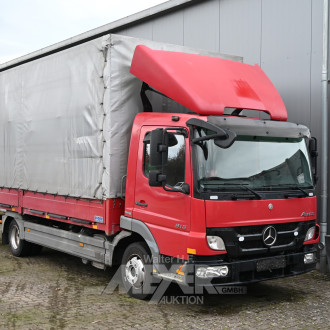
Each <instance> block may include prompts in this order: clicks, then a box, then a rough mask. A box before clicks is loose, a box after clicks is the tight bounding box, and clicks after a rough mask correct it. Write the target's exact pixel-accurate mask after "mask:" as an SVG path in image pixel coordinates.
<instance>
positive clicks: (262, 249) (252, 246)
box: [207, 220, 315, 259]
mask: <svg viewBox="0 0 330 330" xmlns="http://www.w3.org/2000/svg"><path fill="white" fill-rule="evenodd" d="M314 225H315V221H314V220H312V221H301V222H290V223H280V224H270V225H269V224H267V225H258V226H241V227H227V228H207V235H212V236H220V237H222V239H223V240H224V242H225V245H226V249H227V253H228V257H230V258H232V259H237V258H239V259H242V258H243V259H244V257H245V256H246V257H248V256H256V255H258V256H264V255H276V254H278V253H282V252H283V251H299V250H300V249H302V247H303V243H304V239H305V236H306V233H307V230H308V228H310V227H311V226H314ZM268 226H272V227H274V228H275V230H276V232H277V239H276V241H275V243H274V244H273V245H272V246H270V247H268V246H267V245H266V244H265V243H264V241H263V237H262V236H263V231H264V230H265V228H266V227H268Z"/></svg>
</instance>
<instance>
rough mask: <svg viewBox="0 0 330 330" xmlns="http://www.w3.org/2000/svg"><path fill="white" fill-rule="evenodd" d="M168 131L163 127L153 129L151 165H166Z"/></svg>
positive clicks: (151, 135) (151, 136)
mask: <svg viewBox="0 0 330 330" xmlns="http://www.w3.org/2000/svg"><path fill="white" fill-rule="evenodd" d="M167 151H168V133H167V132H166V131H164V130H163V129H162V128H157V129H155V130H153V131H151V134H150V159H149V162H150V165H151V166H156V167H157V166H165V165H166V162H167Z"/></svg>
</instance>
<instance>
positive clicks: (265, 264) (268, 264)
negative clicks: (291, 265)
mask: <svg viewBox="0 0 330 330" xmlns="http://www.w3.org/2000/svg"><path fill="white" fill-rule="evenodd" d="M285 266H286V262H285V257H278V258H271V259H263V260H259V261H257V272H262V271H264V270H272V269H280V268H284V267H285Z"/></svg>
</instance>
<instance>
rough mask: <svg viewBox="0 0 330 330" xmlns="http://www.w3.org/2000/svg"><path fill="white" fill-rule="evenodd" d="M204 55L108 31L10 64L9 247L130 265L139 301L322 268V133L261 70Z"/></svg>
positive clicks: (4, 113)
mask: <svg viewBox="0 0 330 330" xmlns="http://www.w3.org/2000/svg"><path fill="white" fill-rule="evenodd" d="M133 53H134V56H133ZM208 55H210V54H208V53H203V52H201V51H193V50H191V49H187V50H186V49H184V48H182V47H179V46H172V45H165V44H158V43H155V42H151V41H146V40H141V39H134V38H128V37H123V36H116V35H107V36H103V37H100V38H96V39H93V40H91V41H88V42H86V43H83V44H80V45H72V47H69V48H67V49H64V50H63V49H59V50H58V51H56V52H54V53H52V54H46V55H45V56H37V57H36V58H33V57H31V59H30V60H28V61H22V63H19V61H18V62H15V63H14V64H13V65H11V63H10V62H9V63H8V64H6V65H2V66H0V93H1V97H0V125H1V131H2V134H1V137H0V150H1V154H0V155H1V158H0V159H1V162H2V166H1V167H2V168H1V172H0V208H1V212H2V220H1V222H2V243H3V244H8V243H9V245H10V249H11V252H12V254H13V255H14V256H17V257H20V256H26V255H33V254H36V253H38V252H39V251H40V250H41V247H42V246H45V247H49V248H52V249H56V250H59V251H63V252H66V253H69V254H71V255H74V256H77V257H80V258H81V259H82V260H83V262H85V263H89V262H90V263H91V264H92V265H94V266H96V267H99V268H105V267H107V266H114V265H122V266H121V276H122V281H123V284H124V286H125V288H126V290H127V291H128V292H129V293H130V294H131V295H132V296H135V297H139V298H144V297H146V296H149V295H150V294H151V293H152V292H154V283H156V282H157V280H158V282H159V279H161V280H169V281H175V282H177V283H179V284H182V285H197V286H198V285H200V286H213V287H216V286H222V285H238V284H243V283H252V282H256V281H262V280H267V279H274V278H279V277H284V276H291V275H296V274H302V273H305V272H308V271H310V270H313V269H315V265H316V244H317V243H318V242H319V236H320V231H319V226H318V225H317V223H316V197H315V190H314V187H315V181H316V156H317V150H316V140H315V139H314V138H311V135H310V131H309V130H308V128H307V127H305V126H303V125H298V124H294V123H289V122H287V121H286V120H287V112H286V108H285V106H284V103H283V101H282V99H281V97H280V95H279V94H278V92H277V91H276V89H275V87H274V86H273V85H272V83H271V82H270V80H269V79H268V78H267V76H266V75H265V73H264V72H263V71H262V70H261V69H260V67H259V66H257V65H255V66H251V65H247V64H243V63H241V62H239V61H237V60H239V58H233V59H235V61H233V60H230V59H228V58H230V57H227V58H220V57H221V56H220V57H218V56H216V57H214V56H208ZM141 86H142V87H141ZM140 98H141V99H140ZM141 100H142V102H141ZM251 110H252V111H251Z"/></svg>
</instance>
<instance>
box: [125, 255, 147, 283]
mask: <svg viewBox="0 0 330 330" xmlns="http://www.w3.org/2000/svg"><path fill="white" fill-rule="evenodd" d="M125 276H126V279H127V281H128V283H129V284H130V285H131V286H132V287H134V288H135V289H140V288H141V287H142V286H143V282H144V277H145V270H144V264H143V262H142V260H141V258H139V257H138V256H134V257H132V258H131V259H129V260H128V262H127V263H126V266H125Z"/></svg>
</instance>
